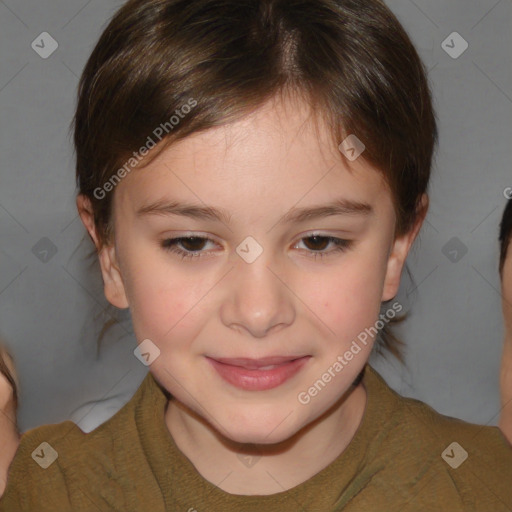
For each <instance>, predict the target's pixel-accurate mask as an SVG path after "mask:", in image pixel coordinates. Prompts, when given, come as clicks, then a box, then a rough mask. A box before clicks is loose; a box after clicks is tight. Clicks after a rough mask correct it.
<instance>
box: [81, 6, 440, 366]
mask: <svg viewBox="0 0 512 512" xmlns="http://www.w3.org/2000/svg"><path fill="white" fill-rule="evenodd" d="M285 92H287V93H288V92H291V93H295V94H297V95H300V96H301V97H303V98H304V99H306V100H307V101H308V102H309V104H310V105H311V107H312V111H313V112H315V113H317V114H318V115H320V116H321V117H322V118H323V119H324V120H325V121H326V122H327V123H328V125H329V127H330V128H331V133H332V137H333V141H335V142H336V144H339V143H340V142H341V141H342V140H344V138H345V137H346V136H347V135H349V134H355V135H356V136H357V137H358V138H359V139H360V140H362V141H363V143H364V144H365V146H366V149H365V151H364V153H363V155H362V158H364V159H365V160H366V161H367V162H369V163H370V164H371V165H373V166H375V167H376V168H378V169H379V170H380V172H382V174H383V175H384V177H385V179H386V181H387V183H388V184H389V187H390V189H391V193H392V196H393V200H394V205H395V210H396V215H397V225H396V233H397V234H402V233H405V232H407V231H408V230H409V229H410V228H411V227H412V225H413V223H414V221H415V220H416V219H417V216H418V214H420V212H419V211H418V208H419V201H420V198H421V196H422V194H424V193H426V191H427V187H428V182H429V177H430V169H431V164H432V157H433V151H434V148H435V145H436V143H437V137H438V133H437V126H436V119H435V113H434V111H433V107H432V99H431V94H430V90H429V86H428V82H427V78H426V70H425V68H424V66H423V63H422V62H421V60H420V58H419V56H418V54H417V52H416V50H415V48H414V46H413V44H412V42H411V40H410V39H409V37H408V35H407V33H406V32H405V30H404V29H403V27H402V26H401V25H400V23H399V22H398V20H397V19H396V17H395V16H394V15H393V13H392V12H391V11H390V10H389V9H388V8H387V7H386V6H385V4H384V3H383V2H381V1H379V0H223V1H218V0H130V1H128V2H127V3H126V4H125V5H124V6H123V7H121V9H120V10H119V11H118V12H117V13H116V14H115V15H114V17H113V19H112V20H111V21H110V23H109V25H108V26H107V28H106V29H105V31H104V32H103V34H102V35H101V37H100V39H99V42H98V43H97V45H96V47H95V48H94V50H93V52H92V54H91V56H90V58H89V60H88V62H87V64H86V67H85V70H84V72H83V75H82V77H81V79H80V84H79V91H78V105H77V110H76V115H75V118H74V130H75V131H74V142H75V149H76V158H77V167H76V176H77V183H78V187H79V193H80V194H84V195H85V196H87V197H88V198H89V199H90V201H91V204H92V207H93V211H94V221H95V225H96V229H97V232H98V236H99V238H100V244H101V245H103V244H108V243H110V242H111V241H112V235H113V229H112V216H111V213H112V212H111V209H112V196H113V189H114V187H115V184H116V183H117V182H118V181H119V180H120V179H121V178H122V176H124V175H126V173H127V172H130V170H131V168H132V167H137V166H138V167H140V166H141V165H138V161H137V160H136V159H135V158H132V157H134V156H135V153H136V152H137V151H139V148H143V147H145V146H147V145H148V141H149V139H150V138H151V139H152V141H153V142H155V140H154V139H155V132H157V127H165V134H164V137H163V138H162V139H161V144H157V147H156V149H153V150H152V151H151V154H150V155H149V156H147V157H146V158H145V159H144V160H143V162H144V165H145V164H146V163H149V162H150V161H152V159H153V158H155V157H156V156H158V154H160V152H161V151H162V150H164V149H165V148H166V147H167V146H168V145H169V144H170V143H172V142H174V141H176V140H179V139H182V138H184V137H187V136H188V135H190V134H192V133H197V132H199V131H202V130H207V129H208V128H211V127H214V126H218V125H221V124H226V123H228V122H231V121H235V120H237V119H240V118H241V117H243V116H244V115H246V114H248V113H250V112H252V111H254V110H255V109H257V108H258V107H259V106H261V105H262V104H263V103H264V102H266V101H267V100H269V99H270V98H272V97H273V96H276V95H277V94H283V93H285ZM191 100H192V101H193V102H195V105H194V108H193V109H188V113H187V114H186V115H183V116H181V115H180V113H181V114H183V113H184V112H185V111H186V110H185V107H184V105H187V104H188V105H191ZM177 115H179V117H180V118H179V121H178V123H177V124H176V123H173V122H170V120H171V119H172V117H173V116H174V117H175V118H177ZM160 131H162V130H160ZM159 142H160V140H159ZM141 153H142V151H141ZM340 154H341V153H340ZM342 158H343V155H342ZM127 162H129V166H127ZM123 169H124V171H123ZM107 192H108V193H107ZM383 334H384V336H381V338H382V339H381V344H382V346H383V347H385V348H387V349H389V350H390V351H391V352H392V353H393V354H395V355H396V356H397V357H398V358H399V359H400V360H401V356H400V353H399V350H398V348H397V345H398V343H399V342H398V341H397V340H396V339H395V338H394V337H393V336H392V335H391V334H390V333H389V332H388V333H385V332H384V333H383Z"/></svg>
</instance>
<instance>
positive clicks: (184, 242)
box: [161, 236, 215, 260]
mask: <svg viewBox="0 0 512 512" xmlns="http://www.w3.org/2000/svg"><path fill="white" fill-rule="evenodd" d="M205 242H212V243H215V242H214V241H213V240H211V239H210V238H206V237H201V236H185V237H179V238H168V239H166V240H163V241H162V242H161V246H162V247H163V248H164V249H165V250H166V251H169V252H174V253H176V254H178V255H179V256H181V259H182V260H185V259H191V258H200V257H201V256H202V253H201V252H199V251H201V249H202V248H203V247H204V244H205ZM179 245H181V246H182V247H184V250H183V249H181V248H180V247H179Z"/></svg>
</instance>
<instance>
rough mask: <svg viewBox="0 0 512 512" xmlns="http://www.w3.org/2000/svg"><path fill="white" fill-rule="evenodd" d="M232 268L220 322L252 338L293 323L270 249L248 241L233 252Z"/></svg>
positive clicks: (285, 289)
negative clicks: (234, 255) (228, 289)
mask: <svg viewBox="0 0 512 512" xmlns="http://www.w3.org/2000/svg"><path fill="white" fill-rule="evenodd" d="M236 252H237V255H236V259H235V268H234V269H233V271H232V272H231V273H230V274H231V276H230V280H231V286H230V293H229V295H228V296H227V297H226V302H225V304H224V307H223V310H222V316H223V322H224V323H225V324H226V325H228V326H231V327H233V326H235V325H236V326H237V327H243V328H244V329H246V330H248V331H250V333H251V334H252V335H253V336H255V337H261V336H264V335H265V334H266V333H267V332H268V331H269V330H270V329H272V328H274V327H275V326H277V325H280V324H288V323H290V322H292V321H293V304H292V303H291V301H290V295H289V293H287V288H286V286H285V284H284V283H283V281H284V282H286V280H285V279H283V277H278V275H276V274H278V271H276V270H275V269H277V268H279V267H280V265H279V264H278V262H277V260H276V258H274V257H273V252H272V251H271V250H270V249H265V248H264V246H263V244H260V243H258V242H257V241H256V240H255V239H254V238H252V237H247V238H246V239H245V240H243V241H242V242H241V243H240V244H239V245H238V247H237V248H236Z"/></svg>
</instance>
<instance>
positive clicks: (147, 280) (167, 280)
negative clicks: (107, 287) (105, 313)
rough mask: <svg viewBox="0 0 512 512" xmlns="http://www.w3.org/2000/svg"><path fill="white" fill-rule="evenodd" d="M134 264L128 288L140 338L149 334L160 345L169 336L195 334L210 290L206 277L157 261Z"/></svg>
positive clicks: (136, 333)
mask: <svg viewBox="0 0 512 512" xmlns="http://www.w3.org/2000/svg"><path fill="white" fill-rule="evenodd" d="M146 261H148V260H146ZM132 268H138V270H137V271H136V272H132V273H131V274H132V276H133V278H132V279H130V281H129V283H127V284H128V286H127V289H128V299H129V302H130V310H131V316H132V321H133V327H134V331H135V335H136V337H137V339H138V340H143V339H146V338H149V339H151V340H152V341H154V342H155V343H156V344H157V345H159V346H160V345H163V344H165V343H166V342H167V341H168V340H169V339H174V340H180V339H191V338H193V333H194V331H195V330H196V329H198V326H199V325H200V323H199V322H198V315H200V314H201V311H202V307H201V302H202V301H201V299H202V298H203V297H204V295H205V294H206V292H207V290H208V284H207V283H206V282H205V281H206V280H198V279H197V276H196V277H194V276H193V274H190V273H180V272H177V271H176V270H175V269H174V270H173V269H172V268H171V267H170V266H169V265H165V264H161V263H158V262H157V261H153V264H151V265H141V266H138V267H132ZM184 333H186V335H184Z"/></svg>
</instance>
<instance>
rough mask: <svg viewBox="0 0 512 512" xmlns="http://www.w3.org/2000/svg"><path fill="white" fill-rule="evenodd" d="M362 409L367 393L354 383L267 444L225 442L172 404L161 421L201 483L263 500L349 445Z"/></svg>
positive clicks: (316, 469) (311, 473) (305, 476)
mask: <svg viewBox="0 0 512 512" xmlns="http://www.w3.org/2000/svg"><path fill="white" fill-rule="evenodd" d="M365 406H366V389H365V388H364V385H363V384H362V383H359V384H357V385H356V386H355V387H350V388H349V390H348V391H347V392H346V393H345V394H344V395H343V396H342V397H341V398H340V399H339V400H338V402H336V404H335V405H334V406H333V407H331V408H330V409H329V410H328V411H326V412H325V413H324V414H323V415H322V416H320V417H319V418H317V419H316V420H314V421H313V422H311V423H310V424H308V425H306V426H305V427H303V428H302V429H301V430H299V431H298V432H297V433H296V434H295V435H293V436H292V437H291V438H289V439H287V440H285V441H282V442H280V443H276V444H272V445H247V444H241V443H236V442H234V441H232V440H230V439H227V438H225V437H224V436H222V435H221V434H220V433H219V432H218V431H217V430H215V429H214V428H213V427H212V426H211V425H210V424H208V423H207V422H206V421H204V420H203V419H202V418H200V417H199V416H197V415H196V414H195V413H194V412H192V411H191V410H190V409H188V408H187V407H186V406H184V405H183V404H181V403H179V402H177V401H176V400H175V399H171V400H170V401H169V402H168V404H167V407H166V412H165V421H166V424H167V428H168V429H169V432H170V433H171V435H172V437H173V439H174V442H175V443H176V445H177V446H178V448H179V449H180V451H181V452H182V453H183V454H184V455H185V456H186V457H187V458H188V459H189V460H190V461H191V462H192V464H193V465H194V467H195V468H196V470H197V471H198V472H199V474H200V475H201V476H202V477H203V478H205V479H206V480H208V481H209V482H210V483H212V484H214V485H216V486H217V487H219V488H220V489H222V490H223V491H225V492H228V493H230V494H241V495H251V494H258V495H268V494H275V493H278V492H282V491H285V490H288V489H291V488H292V487H295V486H297V485H299V484H301V483H303V482H305V481H306V480H308V479H309V478H311V477H312V476H314V475H315V474H317V473H318V472H319V471H321V470H322V469H324V468H325V467H326V466H328V465H329V464H330V463H331V462H333V461H334V460H335V459H336V458H337V457H338V456H339V455H340V454H341V453H342V452H343V451H344V450H345V449H346V447H347V446H348V444H349V443H350V441H351V440H352V438H353V436H354V434H355V433H356V431H357V429H358V427H359V425H360V424H361V421H362V418H363V414H364V410H365Z"/></svg>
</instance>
